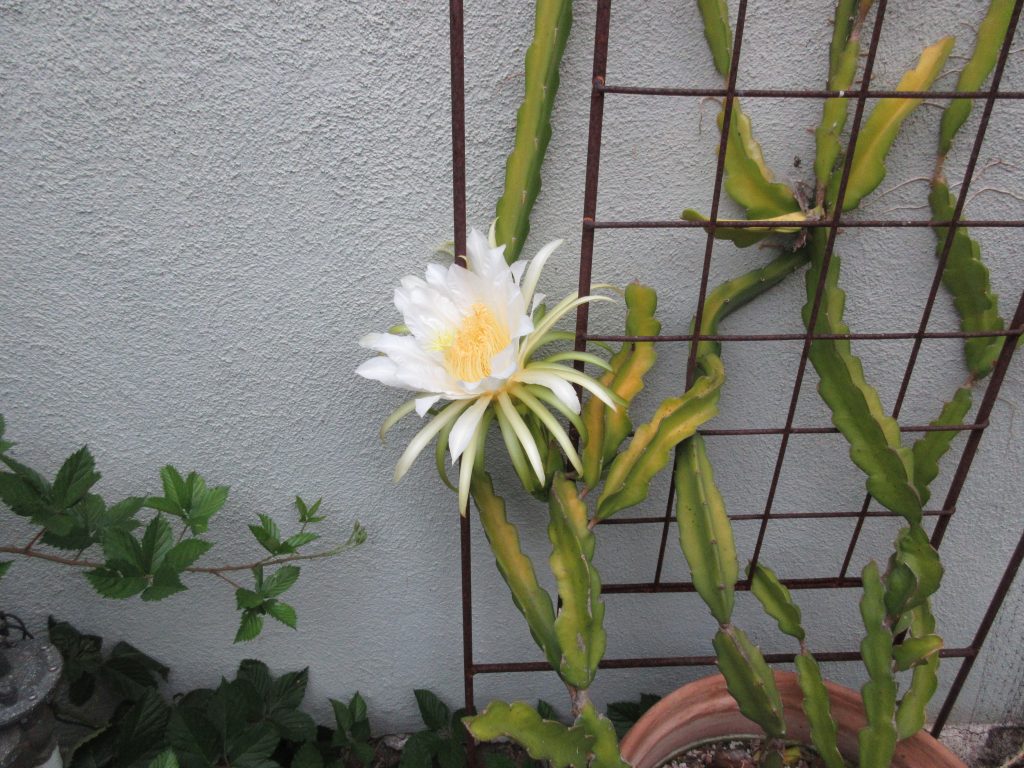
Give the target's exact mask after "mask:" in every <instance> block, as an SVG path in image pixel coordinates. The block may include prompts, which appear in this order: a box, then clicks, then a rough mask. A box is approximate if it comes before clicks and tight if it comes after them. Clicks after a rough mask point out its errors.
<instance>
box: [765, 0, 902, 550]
mask: <svg viewBox="0 0 1024 768" xmlns="http://www.w3.org/2000/svg"><path fill="white" fill-rule="evenodd" d="M886 4H887V0H879V3H878V9H877V10H876V11H875V26H874V28H873V29H872V31H871V43H870V44H869V46H868V55H867V60H866V61H865V63H864V75H863V77H862V78H861V84H860V92H859V93H858V94H857V106H856V108H855V110H854V114H853V124H852V125H851V127H850V140H849V142H848V144H847V147H846V156H845V157H844V158H843V171H842V175H841V176H840V178H839V189H838V192H837V194H836V202H835V210H833V211H832V220H831V221H830V222H829V228H828V241H827V242H826V244H825V253H824V254H823V256H822V265H821V275H820V276H819V278H818V284H817V286H816V287H815V289H814V301H813V303H812V305H811V313H810V316H809V317H808V319H807V335H806V336H805V337H804V344H803V349H802V350H801V352H800V363H799V365H798V366H797V371H796V381H795V382H794V383H793V395H792V398H791V399H790V401H789V411H788V412H787V414H786V425H785V427H784V428H783V431H782V441H781V443H780V444H779V454H778V457H777V458H776V460H775V470H774V472H773V473H772V481H771V486H770V487H769V489H768V500H767V501H766V502H765V508H764V519H763V520H762V521H761V528H760V530H758V532H757V543H756V544H755V545H754V554H753V557H752V558H751V566H750V567H751V569H752V568H753V567H754V566H755V565H757V561H758V559H759V558H760V557H761V549H762V547H763V546H764V537H765V532H766V531H767V529H768V519H769V517H770V516H771V511H772V505H773V504H774V503H775V493H776V491H777V490H778V487H779V478H780V477H781V475H782V463H783V461H785V458H786V449H787V448H788V447H789V436H790V435H791V434H792V429H793V418H794V417H795V416H796V407H797V402H798V401H799V399H800V388H801V386H802V385H803V381H804V372H805V371H806V370H807V360H808V357H809V356H810V352H811V344H812V342H813V337H814V329H815V327H816V326H817V324H818V314H819V312H820V311H821V303H822V300H823V299H824V296H825V279H826V278H827V276H828V269H829V265H830V264H831V262H832V253H833V251H834V249H835V244H836V236H837V235H838V233H839V219H840V217H841V216H842V213H843V201H844V200H845V199H846V185H847V183H848V182H849V180H850V171H851V170H852V168H853V158H854V154H855V153H856V147H857V137H858V136H859V135H860V126H861V120H862V119H863V117H864V106H865V104H866V103H867V93H868V88H869V87H870V85H871V74H872V72H873V70H874V67H875V56H876V54H877V53H878V41H879V39H880V37H881V34H882V21H883V20H884V19H885V9H886Z"/></svg>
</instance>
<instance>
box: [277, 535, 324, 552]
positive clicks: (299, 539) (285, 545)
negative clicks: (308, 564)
mask: <svg viewBox="0 0 1024 768" xmlns="http://www.w3.org/2000/svg"><path fill="white" fill-rule="evenodd" d="M319 538H320V534H319V533H313V532H311V531H303V532H300V533H296V534H295V535H294V536H289V537H288V538H287V539H285V540H284V541H283V542H281V547H282V549H283V550H284V551H285V552H289V553H290V552H295V551H296V550H297V549H299V548H300V547H304V546H306V545H307V544H312V543H313V542H314V541H316V540H317V539H319Z"/></svg>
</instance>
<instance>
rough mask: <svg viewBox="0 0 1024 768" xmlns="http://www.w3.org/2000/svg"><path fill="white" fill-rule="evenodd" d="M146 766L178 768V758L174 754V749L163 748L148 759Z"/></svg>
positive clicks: (149, 767)
mask: <svg viewBox="0 0 1024 768" xmlns="http://www.w3.org/2000/svg"><path fill="white" fill-rule="evenodd" d="M148 768H179V765H178V758H176V757H175V756H174V750H171V749H165V750H164V751H163V752H161V753H160V754H159V755H157V756H156V757H154V758H153V759H152V760H151V761H150V763H149V766H148Z"/></svg>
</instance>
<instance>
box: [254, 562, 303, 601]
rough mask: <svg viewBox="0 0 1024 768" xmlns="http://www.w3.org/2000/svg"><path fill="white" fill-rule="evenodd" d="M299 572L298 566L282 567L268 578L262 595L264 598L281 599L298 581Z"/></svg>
mask: <svg viewBox="0 0 1024 768" xmlns="http://www.w3.org/2000/svg"><path fill="white" fill-rule="evenodd" d="M299 572H300V569H299V566H297V565H282V566H281V567H280V568H278V569H277V570H276V571H274V572H273V573H272V574H271V575H270V576H268V577H267V578H266V580H265V581H264V582H263V588H262V589H260V594H261V595H262V596H263V597H280V596H281V595H283V594H284V593H285V592H287V591H288V590H289V589H291V587H292V585H293V584H295V582H296V581H298V578H299Z"/></svg>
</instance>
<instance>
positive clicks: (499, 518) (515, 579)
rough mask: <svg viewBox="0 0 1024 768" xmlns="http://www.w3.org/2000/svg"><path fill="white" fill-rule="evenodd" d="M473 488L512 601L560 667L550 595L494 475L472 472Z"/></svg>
mask: <svg viewBox="0 0 1024 768" xmlns="http://www.w3.org/2000/svg"><path fill="white" fill-rule="evenodd" d="M470 491H471V493H472V495H473V500H474V501H475V502H476V506H477V510H478V511H479V513H480V522H481V524H482V525H483V529H484V533H485V534H486V536H487V541H488V543H489V544H490V545H491V551H492V552H493V553H494V559H495V560H496V561H497V565H498V571H499V572H500V573H501V576H502V578H503V579H505V583H506V584H508V587H509V590H510V591H511V592H512V600H513V602H514V603H515V605H516V608H518V609H519V610H520V612H521V613H522V614H523V616H524V617H525V618H526V623H527V625H528V626H529V627H530V634H532V635H533V639H534V640H535V641H536V643H537V645H539V646H540V648H541V650H543V651H544V655H545V657H547V660H548V663H550V664H551V666H552V668H554V669H558V666H559V663H560V661H561V658H562V652H561V649H560V647H559V643H558V636H557V634H556V633H555V609H554V606H553V605H552V604H551V596H550V595H549V594H548V593H547V592H546V591H545V590H544V589H542V588H541V586H540V584H539V583H538V582H537V574H536V571H535V570H534V568H533V563H532V562H531V560H530V558H529V557H528V556H527V555H526V554H524V553H523V551H522V549H521V548H520V546H519V532H518V531H517V530H516V527H515V525H513V524H512V523H510V522H509V520H508V518H507V517H506V515H505V502H504V500H502V498H501V497H500V496H497V495H496V494H495V493H494V486H493V484H492V482H491V477H490V475H488V474H487V473H486V472H482V471H477V472H475V473H474V474H473V480H472V485H471V487H470Z"/></svg>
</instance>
